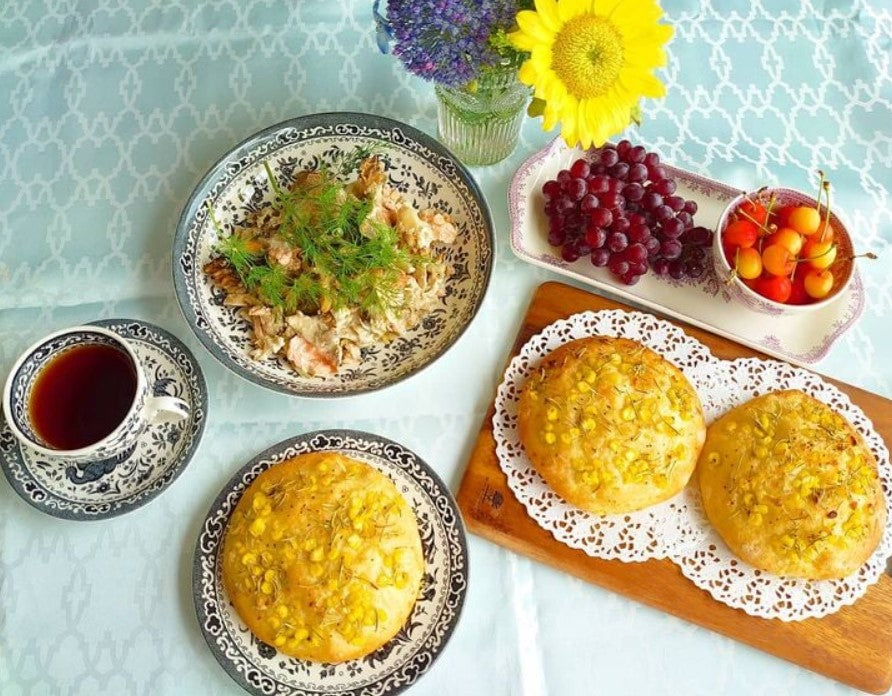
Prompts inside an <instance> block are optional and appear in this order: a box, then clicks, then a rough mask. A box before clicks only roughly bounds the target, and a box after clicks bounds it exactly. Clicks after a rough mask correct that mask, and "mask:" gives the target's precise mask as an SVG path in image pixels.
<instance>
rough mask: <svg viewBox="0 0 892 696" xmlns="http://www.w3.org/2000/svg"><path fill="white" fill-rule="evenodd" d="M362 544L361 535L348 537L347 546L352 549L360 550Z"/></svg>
mask: <svg viewBox="0 0 892 696" xmlns="http://www.w3.org/2000/svg"><path fill="white" fill-rule="evenodd" d="M361 543H362V537H361V536H359V534H351V535H350V536H348V537H347V546H349V547H350V548H351V549H357V548H359V545H360V544H361Z"/></svg>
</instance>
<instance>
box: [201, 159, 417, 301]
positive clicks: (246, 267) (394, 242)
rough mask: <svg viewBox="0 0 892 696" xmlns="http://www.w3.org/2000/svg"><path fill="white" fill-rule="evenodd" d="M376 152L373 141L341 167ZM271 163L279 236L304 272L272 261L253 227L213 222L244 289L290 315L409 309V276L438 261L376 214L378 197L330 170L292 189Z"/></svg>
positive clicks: (221, 249) (352, 165)
mask: <svg viewBox="0 0 892 696" xmlns="http://www.w3.org/2000/svg"><path fill="white" fill-rule="evenodd" d="M374 150H375V147H374V146H369V147H364V148H357V149H356V150H354V151H353V152H352V153H350V154H349V155H346V156H344V157H343V158H341V159H340V160H339V161H338V162H337V164H338V166H339V169H338V171H339V172H341V171H343V170H347V171H352V170H354V169H356V168H357V167H358V166H359V163H360V162H362V161H363V160H364V159H366V158H367V157H369V156H370V154H371V153H372V152H374ZM348 167H349V168H348ZM264 168H265V169H266V174H267V177H268V179H269V182H270V187H271V188H272V192H273V197H274V198H273V202H272V207H273V209H274V211H275V212H276V213H278V216H279V221H280V222H279V228H278V230H276V232H275V233H274V236H276V237H278V238H280V239H281V240H283V241H285V242H287V243H288V244H289V245H290V246H291V247H292V248H293V249H294V251H295V258H297V259H299V262H300V263H299V271H297V272H293V271H291V270H289V269H288V268H286V267H283V266H281V265H279V264H278V263H276V262H275V261H274V260H272V259H270V258H269V257H268V256H267V255H266V254H265V253H264V251H263V249H264V245H263V243H262V241H261V240H260V239H255V238H253V237H252V236H251V235H252V231H251V230H250V229H248V228H242V229H239V230H236V231H235V232H234V233H233V234H231V235H229V236H228V237H224V236H223V232H222V230H221V229H220V227H219V225H217V222H216V220H213V222H214V225H215V226H216V228H217V232H218V234H219V235H220V241H219V242H218V244H217V246H216V251H217V252H218V253H219V254H220V255H221V256H223V257H224V258H225V259H226V260H227V261H228V262H229V263H230V265H231V266H232V268H233V269H234V270H235V272H236V273H237V274H238V277H239V279H240V280H241V282H242V284H243V285H244V286H245V288H246V289H247V290H249V291H252V292H254V293H256V295H257V296H258V297H259V298H260V299H261V300H263V301H264V302H265V303H267V304H269V305H270V306H273V307H280V308H282V309H284V310H285V311H287V312H295V311H298V310H300V311H302V312H304V313H309V314H312V313H316V312H318V311H321V310H323V309H341V308H351V307H357V308H359V309H360V310H361V311H363V312H365V313H366V314H376V313H385V312H388V311H400V310H401V309H403V307H402V304H403V302H404V298H403V293H402V290H401V283H402V282H403V279H404V278H405V275H406V274H408V273H412V272H413V271H415V270H417V269H421V268H424V266H426V265H428V264H430V263H432V262H434V261H435V258H434V257H433V256H432V255H430V254H419V253H414V252H412V251H411V250H409V249H408V248H407V247H406V246H405V245H403V244H401V239H400V235H399V233H398V232H397V230H396V229H394V228H393V227H391V226H390V225H387V224H385V223H382V222H380V221H378V220H375V219H373V218H371V217H369V216H370V213H371V212H372V209H373V205H374V204H373V201H371V200H367V199H364V198H357V197H356V196H354V195H352V194H350V193H349V192H348V190H347V189H346V188H345V186H344V185H343V184H342V183H340V182H339V181H338V180H337V179H336V178H335V177H334V176H332V173H331V170H318V171H316V172H310V173H308V174H307V176H306V178H305V179H303V180H299V181H298V182H297V183H296V184H295V185H294V186H293V187H291V188H285V187H283V186H282V185H281V184H280V183H279V181H278V180H277V179H276V177H275V175H274V174H273V171H272V169H271V168H270V167H269V165H268V164H267V163H264ZM344 173H346V172H344ZM211 217H212V219H213V213H211Z"/></svg>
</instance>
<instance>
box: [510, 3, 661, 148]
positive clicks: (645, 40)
mask: <svg viewBox="0 0 892 696" xmlns="http://www.w3.org/2000/svg"><path fill="white" fill-rule="evenodd" d="M535 7H536V9H535V11H533V10H524V11H522V12H518V13H517V26H518V30H517V31H514V32H512V33H511V34H509V35H508V38H509V40H510V41H511V43H512V44H513V45H514V47H515V48H517V49H518V50H520V51H526V52H529V53H530V57H529V59H527V60H526V61H525V62H524V63H523V65H522V66H521V67H520V72H519V73H518V75H519V77H520V80H521V82H523V83H524V84H527V85H530V86H532V87H533V88H534V91H533V94H534V96H535V97H536V99H538V100H541V102H544V104H541V103H540V106H542V109H543V110H542V115H543V123H542V127H543V128H544V129H545V130H551V129H552V128H554V126H555V125H556V124H557V122H558V121H560V123H561V135H562V136H563V138H564V140H565V141H566V142H567V144H568V145H570V146H573V145H575V144H576V143H577V142H578V143H580V144H581V145H582V147H585V148H588V147H590V146H591V145H592V144H594V145H596V146H600V145H602V144H603V143H604V141H605V140H607V138H608V137H609V136H610V135H613V134H614V133H617V132H619V131H621V130H622V129H623V128H625V127H626V126H627V125H629V123H630V122H631V121H632V120H633V118H634V116H635V114H636V113H637V109H638V101H639V99H641V97H662V96H664V95H665V93H666V89H665V87H664V86H663V84H662V83H661V82H660V81H659V80H658V79H657V78H656V77H654V75H653V70H654V69H655V68H658V67H660V66H663V65H665V64H666V52H665V51H664V50H663V44H665V43H666V42H667V41H668V40H669V39H670V38H671V37H672V27H671V26H668V25H666V24H658V21H659V19H660V18H661V17H662V16H663V11H662V10H661V9H660V6H659V5H658V4H657V3H656V2H654V0H536V4H535ZM537 103H538V102H537Z"/></svg>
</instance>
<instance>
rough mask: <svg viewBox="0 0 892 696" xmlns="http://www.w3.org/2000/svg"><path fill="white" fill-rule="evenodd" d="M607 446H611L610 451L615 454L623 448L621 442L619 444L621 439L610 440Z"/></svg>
mask: <svg viewBox="0 0 892 696" xmlns="http://www.w3.org/2000/svg"><path fill="white" fill-rule="evenodd" d="M607 446H608V447H609V448H610V451H611V452H613V453H614V454H616V453H618V452H619V451H620V448H621V447H620V444H619V440H611V441H610V442H608V443H607Z"/></svg>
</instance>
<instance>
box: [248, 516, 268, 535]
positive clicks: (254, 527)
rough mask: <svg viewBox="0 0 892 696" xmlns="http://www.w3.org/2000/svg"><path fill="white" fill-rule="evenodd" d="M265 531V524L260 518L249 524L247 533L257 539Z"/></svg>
mask: <svg viewBox="0 0 892 696" xmlns="http://www.w3.org/2000/svg"><path fill="white" fill-rule="evenodd" d="M265 529H266V522H265V521H264V519H263V518H262V517H258V518H257V519H256V520H254V521H253V522H252V523H251V526H250V527H248V531H249V532H251V534H253V535H254V536H256V537H258V536H260V535H261V534H263V532H264V530H265Z"/></svg>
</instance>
